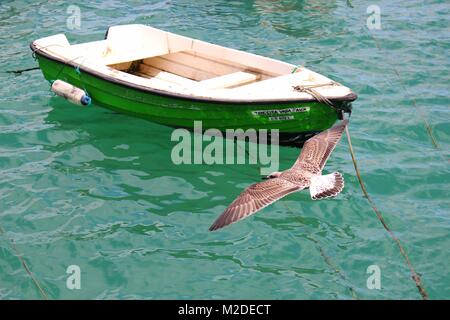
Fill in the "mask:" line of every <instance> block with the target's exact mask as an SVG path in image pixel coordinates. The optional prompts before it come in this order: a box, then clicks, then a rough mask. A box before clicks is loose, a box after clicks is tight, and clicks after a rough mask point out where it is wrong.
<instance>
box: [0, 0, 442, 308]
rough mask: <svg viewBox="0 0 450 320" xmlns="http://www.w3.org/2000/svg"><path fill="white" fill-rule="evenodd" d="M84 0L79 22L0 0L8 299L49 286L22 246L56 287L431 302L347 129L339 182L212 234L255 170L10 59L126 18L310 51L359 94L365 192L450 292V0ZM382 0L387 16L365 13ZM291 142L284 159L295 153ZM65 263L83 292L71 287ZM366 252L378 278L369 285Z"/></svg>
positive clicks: (300, 55) (254, 47)
mask: <svg viewBox="0 0 450 320" xmlns="http://www.w3.org/2000/svg"><path fill="white" fill-rule="evenodd" d="M77 3H78V5H79V7H80V9H81V28H80V29H79V30H70V29H69V28H68V27H67V24H66V20H67V19H68V16H69V14H68V13H67V9H68V6H69V3H66V2H65V1H33V2H32V3H31V2H30V3H28V2H26V1H2V2H1V4H0V49H1V50H0V81H1V84H2V86H1V89H0V224H1V226H2V228H3V229H4V233H3V234H2V235H0V298H2V299H13V298H20V299H35V298H42V296H41V294H40V293H39V291H38V289H37V288H36V286H35V285H34V283H33V282H32V280H31V278H30V277H29V275H28V274H27V273H26V271H25V269H24V268H23V266H22V265H21V263H20V260H19V259H18V257H17V255H18V254H20V255H21V256H22V257H23V259H24V260H25V261H26V263H27V265H28V266H29V268H30V269H31V271H32V272H33V274H34V275H35V277H36V279H37V280H38V281H39V283H40V284H41V286H42V287H43V289H44V290H45V292H46V294H47V295H48V297H49V298H51V299H63V298H64V299H80V298H87V299H114V298H120V299H129V298H139V299H158V298H168V299H174V298H177V299H188V298H198V299H210V298H217V299H222V298H225V299H226V298H232V299H241V298H242V299H251V298H261V299H262V298H267V299H335V298H339V299H353V298H358V299H420V295H419V293H418V291H417V289H416V287H415V284H414V282H413V281H412V280H411V279H410V273H409V269H408V268H407V266H406V264H405V262H404V260H403V258H402V256H401V255H400V253H399V251H398V248H397V247H396V246H395V244H394V242H393V241H392V239H391V238H390V237H389V236H388V234H387V232H386V231H385V230H384V229H383V228H382V226H381V224H380V222H379V221H378V220H377V218H376V216H375V214H374V213H373V211H372V210H371V209H370V207H369V205H368V203H367V200H366V199H365V198H364V197H363V195H362V193H361V190H360V188H359V185H358V182H357V180H356V177H355V173H354V169H353V165H352V162H351V158H350V155H349V153H348V148H347V146H348V145H347V142H346V139H342V141H341V143H340V144H339V146H338V147H337V148H336V150H335V152H334V153H333V155H332V157H331V159H330V160H329V162H328V164H327V167H326V170H328V171H335V170H339V171H340V172H342V173H343V174H344V177H345V179H346V185H345V189H344V191H343V193H342V194H341V195H340V196H338V197H337V198H335V199H333V200H324V201H317V202H312V201H311V200H310V198H309V194H308V192H303V193H299V194H295V195H291V196H289V197H287V198H285V199H284V200H282V201H279V202H278V203H276V204H274V205H272V206H271V207H269V208H266V209H265V210H264V211H262V212H260V213H258V214H257V215H255V216H253V217H251V218H249V219H247V220H245V221H243V222H240V223H238V224H235V225H233V226H231V227H228V228H226V229H223V230H222V231H220V232H215V233H209V232H208V231H207V229H208V227H209V226H210V224H211V223H212V222H213V220H214V219H215V218H216V216H217V215H218V214H219V213H221V212H222V210H223V209H224V208H225V206H226V205H228V204H229V203H230V202H231V201H232V200H233V199H234V198H235V196H237V195H238V194H239V192H240V191H241V190H242V189H243V188H244V187H245V186H247V185H248V184H250V183H252V182H254V181H257V180H258V179H259V171H258V166H256V165H213V166H206V165H195V166H175V165H173V164H172V162H171V161H170V152H171V149H172V147H173V143H171V142H170V134H171V132H172V130H171V129H170V128H166V127H164V126H160V125H156V124H153V123H150V122H147V121H144V120H140V119H135V118H132V117H129V116H125V115H119V114H115V113H112V112H111V111H108V110H105V109H102V108H100V107H97V106H92V107H88V108H84V109H79V107H76V106H73V105H71V104H69V103H67V102H65V101H64V100H62V99H60V98H58V97H54V96H53V95H52V94H51V93H50V92H49V86H48V83H47V82H46V81H45V80H44V79H43V77H42V75H41V73H40V71H39V70H33V71H27V72H23V73H21V74H13V73H7V72H6V71H8V70H18V69H25V68H32V67H35V66H36V63H35V61H34V60H33V59H32V58H31V55H30V51H29V48H28V45H29V43H30V42H31V41H32V40H34V39H37V38H40V37H43V36H48V35H52V34H56V33H65V34H66V35H67V37H68V38H69V40H70V41H72V42H85V41H92V40H99V39H102V38H103V35H104V32H105V31H106V29H107V27H108V26H109V25H117V24H128V23H144V24H150V25H153V26H155V27H158V28H161V29H165V30H168V31H172V32H176V33H180V34H183V35H186V36H190V37H196V38H200V39H203V40H206V41H211V42H215V43H219V44H222V45H225V46H230V47H234V48H237V49H242V50H246V51H250V52H254V53H257V54H262V55H265V56H269V57H273V58H276V59H281V60H285V61H288V62H291V63H295V64H303V65H306V66H307V67H310V68H311V69H313V70H315V71H317V72H320V73H322V74H324V75H327V76H329V77H331V78H333V79H335V80H337V81H339V82H342V83H343V84H345V85H347V86H349V87H351V88H352V89H353V90H354V91H355V92H357V93H358V94H359V99H358V100H357V101H356V102H355V103H354V112H353V114H352V117H351V123H350V131H351V134H352V138H353V145H354V148H355V152H356V156H357V157H358V159H359V164H360V166H361V171H362V175H363V178H364V180H365V182H366V185H367V188H368V190H369V193H370V194H371V196H372V197H373V199H374V201H375V202H376V204H377V206H378V207H379V209H380V210H381V211H382V213H383V215H384V217H385V219H386V220H387V222H388V223H389V225H390V226H391V227H392V229H393V230H394V232H395V233H396V235H397V236H398V237H399V238H400V240H401V241H402V243H403V245H404V246H405V249H406V251H407V252H408V254H409V256H410V258H411V261H412V263H413V265H414V267H415V269H416V271H417V272H418V273H420V274H421V276H422V280H423V283H424V286H425V288H426V290H427V292H428V294H429V296H430V298H432V299H439V298H450V274H449V265H450V259H449V251H450V236H449V234H450V210H449V209H450V197H449V187H450V170H449V164H450V163H449V151H448V150H449V145H450V126H449V124H450V111H449V98H448V96H449V80H450V79H449V70H450V59H449V55H448V53H449V49H450V29H449V26H448V19H449V14H450V4H449V3H448V1H426V2H425V1H417V0H412V1H408V2H395V3H394V2H392V1H376V3H372V2H371V1H368V2H366V1H344V0H342V1H329V0H317V1H313V0H309V1H288V0H287V1H270V0H259V1H258V0H254V1H224V0H222V1H218V0H216V1H153V2H152V3H150V4H149V2H148V1H145V4H144V1H128V3H127V4H125V3H122V1H78V2H77ZM371 4H377V5H379V6H380V8H381V27H382V29H381V30H373V31H369V30H368V29H367V27H366V19H367V17H368V14H367V13H366V9H367V7H368V6H369V5H371ZM374 38H375V39H378V44H379V47H377V46H376V43H375V41H374ZM414 101H415V103H416V104H415V105H414ZM425 120H426V121H428V122H429V123H430V125H431V127H432V130H433V134H434V137H435V139H436V141H437V144H438V149H437V148H435V147H434V146H433V144H432V142H431V139H430V136H429V135H428V134H427V131H426V130H425V126H424V121H425ZM280 154H281V160H280V161H281V167H282V168H281V169H285V168H288V167H289V166H290V165H291V164H292V163H293V162H294V160H295V159H296V157H297V155H298V150H295V149H293V148H286V147H281V148H280ZM11 242H13V243H14V244H15V246H16V248H17V252H15V251H14V250H13V249H12V247H11V245H10V243H11ZM69 265H78V266H79V267H80V269H81V289H80V290H69V289H67V287H66V279H67V277H68V275H67V274H66V269H67V267H68V266H69ZM370 265H378V266H379V267H380V270H381V286H382V287H381V290H369V289H368V288H367V287H366V280H367V277H368V276H369V275H368V274H367V273H366V269H367V267H368V266H370Z"/></svg>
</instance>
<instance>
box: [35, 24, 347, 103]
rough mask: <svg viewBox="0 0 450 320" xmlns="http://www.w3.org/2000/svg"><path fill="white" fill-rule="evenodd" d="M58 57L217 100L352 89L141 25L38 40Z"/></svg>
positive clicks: (334, 94) (126, 79)
mask: <svg viewBox="0 0 450 320" xmlns="http://www.w3.org/2000/svg"><path fill="white" fill-rule="evenodd" d="M33 44H34V46H35V48H36V49H38V50H40V51H42V52H45V53H46V54H47V55H49V56H51V57H54V58H57V59H59V60H62V61H65V62H67V63H70V64H72V65H74V66H79V67H80V69H81V70H83V69H84V70H88V71H91V72H95V73H96V74H101V75H102V76H104V77H105V78H106V79H108V78H110V79H111V78H114V79H117V80H119V81H120V82H123V83H129V84H132V85H135V86H139V87H142V88H149V89H151V90H156V91H163V92H166V93H169V94H170V93H173V94H177V95H183V96H187V97H192V98H199V97H200V98H207V99H217V100H221V101H224V100H226V101H237V100H239V101H250V102H255V101H280V100H283V101H286V100H293V101H295V100H301V99H305V98H306V99H308V98H309V99H310V98H311V97H312V96H310V95H309V94H308V93H306V92H299V91H297V90H294V88H293V87H294V86H298V85H300V86H315V85H318V87H317V88H315V89H314V90H316V91H317V92H318V93H319V94H320V95H322V96H324V97H327V98H344V97H346V96H349V95H351V94H352V91H351V90H350V89H349V88H347V87H345V86H343V85H341V84H339V83H335V82H333V81H332V80H331V79H329V78H327V77H325V76H323V75H320V74H318V73H316V72H313V71H311V70H309V69H307V68H304V67H302V66H295V65H293V64H289V63H285V62H282V61H278V60H274V59H271V58H266V57H263V56H259V55H256V54H252V53H247V52H243V51H239V50H235V49H231V48H227V47H223V46H219V45H215V44H211V43H207V42H204V41H201V40H196V39H192V38H189V37H185V36H181V35H177V34H173V33H170V32H166V31H163V30H159V29H156V28H152V27H149V26H145V25H138V24H134V25H120V26H113V27H110V28H109V29H108V33H107V37H106V39H104V40H101V41H94V42H88V43H82V44H73V45H71V44H70V43H69V41H68V40H67V38H66V36H65V35H64V34H58V35H54V36H50V37H46V38H42V39H39V40H36V41H35V42H34V43H33Z"/></svg>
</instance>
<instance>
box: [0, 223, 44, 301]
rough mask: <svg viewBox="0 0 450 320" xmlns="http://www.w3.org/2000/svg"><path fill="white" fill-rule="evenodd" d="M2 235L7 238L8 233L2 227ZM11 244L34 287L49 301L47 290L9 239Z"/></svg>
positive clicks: (0, 228)
mask: <svg viewBox="0 0 450 320" xmlns="http://www.w3.org/2000/svg"><path fill="white" fill-rule="evenodd" d="M0 234H2V235H5V238H6V233H5V231H4V230H3V228H2V226H0ZM7 240H8V242H9V245H10V247H11V249H12V250H13V251H14V253H15V255H16V257H17V259H19V261H20V263H21V264H22V267H23V268H24V269H25V271H26V273H27V274H28V275H29V276H30V278H31V280H32V281H33V283H34V285H35V286H36V288H37V289H38V290H39V293H40V294H41V296H42V298H44V299H45V300H48V296H47V294H46V293H45V290H44V289H43V287H42V286H41V285H40V284H39V281H38V280H37V278H36V277H35V276H34V275H33V273H32V272H31V270H30V268H29V267H28V264H27V263H26V261H25V259H24V258H23V256H22V254H21V253H20V252H19V250H18V249H17V247H16V245H15V244H14V242H13V241H12V240H11V239H7Z"/></svg>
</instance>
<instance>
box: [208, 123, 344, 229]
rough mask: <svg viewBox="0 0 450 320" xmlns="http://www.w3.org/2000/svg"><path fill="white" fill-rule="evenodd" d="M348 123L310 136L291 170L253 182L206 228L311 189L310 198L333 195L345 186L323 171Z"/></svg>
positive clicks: (340, 180) (228, 222)
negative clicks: (289, 195)
mask: <svg viewBox="0 0 450 320" xmlns="http://www.w3.org/2000/svg"><path fill="white" fill-rule="evenodd" d="M347 123H348V121H347V120H344V121H342V122H341V123H340V124H338V125H336V126H334V127H332V128H331V129H328V130H326V131H324V132H322V133H319V134H318V135H316V136H314V137H312V138H311V139H309V140H308V141H306V143H305V144H304V146H303V150H302V152H301V153H300V156H299V158H298V159H297V161H296V162H295V164H294V165H293V166H292V168H290V169H288V170H286V171H283V172H278V173H276V174H275V175H274V174H272V175H270V179H269V180H266V181H263V182H260V183H255V184H253V185H251V186H250V187H248V188H247V189H246V190H245V191H244V192H242V193H241V194H240V195H239V196H238V197H237V199H236V200H234V201H233V202H232V203H231V204H230V205H229V206H228V207H227V208H226V209H225V211H224V212H223V213H222V214H221V215H220V216H219V217H218V218H217V220H216V221H215V222H214V223H213V224H212V226H211V227H210V228H209V230H210V231H214V230H217V229H220V228H222V227H225V226H227V225H229V224H232V223H234V222H236V221H239V220H241V219H244V218H247V217H248V216H250V215H252V214H254V213H255V212H257V211H259V210H261V209H262V208H264V207H266V206H268V205H270V204H271V203H273V202H275V201H277V200H279V199H281V198H283V197H284V196H286V195H288V194H290V193H293V192H296V191H300V190H303V189H305V188H308V187H310V191H311V198H312V199H314V200H316V199H322V198H327V197H333V196H336V195H337V194H338V193H339V192H341V190H342V188H343V187H344V179H343V177H342V175H341V174H340V173H338V172H335V173H332V174H329V175H326V176H322V169H323V167H324V166H325V163H326V161H327V160H328V158H329V157H330V154H331V152H332V151H333V150H334V148H335V146H336V144H337V143H338V142H339V140H340V138H341V136H342V133H343V131H344V129H345V126H346V125H347Z"/></svg>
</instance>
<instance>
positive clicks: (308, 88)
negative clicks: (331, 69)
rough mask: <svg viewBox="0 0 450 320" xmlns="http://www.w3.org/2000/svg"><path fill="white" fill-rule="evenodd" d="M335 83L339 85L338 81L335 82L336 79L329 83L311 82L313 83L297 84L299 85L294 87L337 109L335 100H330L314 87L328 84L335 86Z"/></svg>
mask: <svg viewBox="0 0 450 320" xmlns="http://www.w3.org/2000/svg"><path fill="white" fill-rule="evenodd" d="M335 85H337V83H336V82H334V81H331V82H329V83H320V84H311V85H297V86H294V87H293V88H294V90H295V91H298V92H305V93H308V94H309V95H311V96H312V97H313V98H314V99H316V100H317V101H318V102H321V103H325V104H326V105H328V106H330V107H332V108H334V109H336V106H335V105H334V104H333V102H331V100H329V99H328V98H327V97H325V96H323V95H322V94H320V93H319V92H317V91H316V90H314V88H319V87H326V86H335Z"/></svg>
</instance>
